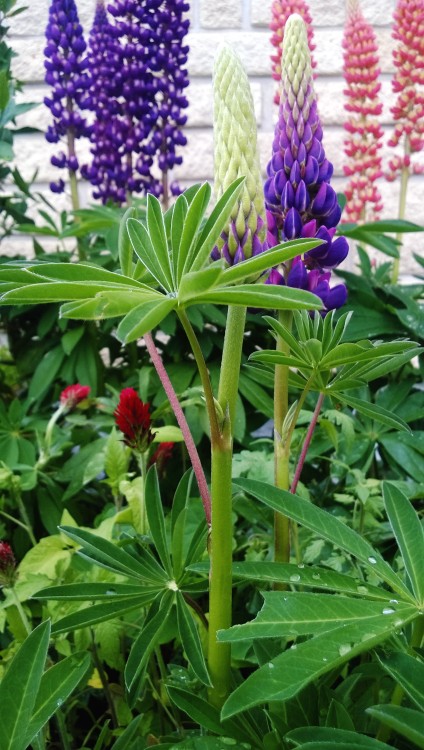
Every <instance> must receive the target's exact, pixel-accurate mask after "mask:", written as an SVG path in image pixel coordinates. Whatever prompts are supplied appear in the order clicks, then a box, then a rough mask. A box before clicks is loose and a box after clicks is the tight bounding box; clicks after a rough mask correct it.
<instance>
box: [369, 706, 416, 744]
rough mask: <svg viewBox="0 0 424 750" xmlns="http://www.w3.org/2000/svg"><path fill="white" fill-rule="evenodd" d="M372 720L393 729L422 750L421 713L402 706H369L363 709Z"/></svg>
mask: <svg viewBox="0 0 424 750" xmlns="http://www.w3.org/2000/svg"><path fill="white" fill-rule="evenodd" d="M365 710H366V712H367V713H369V714H370V715H371V716H372V717H373V718H374V719H377V721H380V722H381V723H382V724H385V725H386V726H387V727H389V728H390V729H393V730H394V731H395V732H398V734H401V735H402V737H406V738H407V739H408V740H410V741H411V742H413V743H414V745H416V746H417V747H419V748H421V750H424V717H423V715H422V713H421V712H419V711H415V710H414V709H413V708H405V707H404V706H394V705H391V704H390V705H384V706H371V708H367V709H365Z"/></svg>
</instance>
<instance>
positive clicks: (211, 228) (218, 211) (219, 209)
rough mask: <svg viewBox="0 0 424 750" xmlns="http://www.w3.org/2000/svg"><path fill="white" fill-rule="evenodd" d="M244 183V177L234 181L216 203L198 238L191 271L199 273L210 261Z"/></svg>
mask: <svg viewBox="0 0 424 750" xmlns="http://www.w3.org/2000/svg"><path fill="white" fill-rule="evenodd" d="M244 181H245V178H244V177H238V178H237V179H236V180H234V182H232V183H231V185H230V186H229V187H228V188H227V190H226V191H225V192H224V193H223V194H222V196H221V198H220V199H219V200H218V202H217V203H216V205H215V207H214V208H213V210H212V212H211V214H210V216H209V218H208V220H207V221H206V223H205V225H204V227H203V229H202V231H201V233H200V237H199V238H198V241H197V244H196V249H195V252H194V253H193V256H192V262H191V264H190V271H199V270H200V269H201V268H202V267H203V266H204V264H205V263H206V261H207V260H208V258H209V256H210V254H211V252H212V250H213V247H214V246H215V245H216V243H217V241H218V238H219V237H220V235H221V232H222V231H223V230H224V229H225V228H226V227H227V225H228V223H229V221H230V217H231V212H232V210H233V208H234V206H235V203H236V201H237V199H238V197H239V195H240V193H241V191H242V189H243V185H244Z"/></svg>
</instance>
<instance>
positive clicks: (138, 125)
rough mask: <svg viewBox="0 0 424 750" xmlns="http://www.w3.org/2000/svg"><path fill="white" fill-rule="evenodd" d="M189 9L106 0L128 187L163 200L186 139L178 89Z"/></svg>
mask: <svg viewBox="0 0 424 750" xmlns="http://www.w3.org/2000/svg"><path fill="white" fill-rule="evenodd" d="M188 9H189V5H188V3H186V2H185V0H165V1H164V2H157V0H146V2H143V3H139V2H136V0H114V1H113V2H111V3H110V4H109V5H108V10H109V12H110V13H111V15H112V16H113V17H114V19H115V33H116V36H117V39H118V40H119V43H120V45H121V49H122V67H121V70H120V75H121V76H122V79H121V91H122V97H121V99H120V104H121V105H122V117H121V123H120V129H121V136H120V137H119V138H118V140H117V142H116V144H115V145H116V148H118V149H120V153H122V155H123V160H124V163H125V164H126V166H127V168H128V170H129V172H130V176H129V179H128V182H127V190H128V191H130V192H150V193H153V194H155V195H157V196H162V199H163V202H164V204H165V205H166V204H167V201H168V194H169V190H171V191H172V190H173V186H172V185H171V186H169V184H168V175H169V172H170V171H171V170H172V169H173V167H175V166H176V165H178V164H181V163H182V157H181V155H179V154H178V153H177V150H178V147H179V146H184V145H185V144H186V137H185V136H184V134H183V133H182V130H181V129H182V127H183V126H184V125H185V123H186V120H187V116H186V115H185V114H183V110H184V109H185V108H186V107H187V106H188V101H187V98H186V97H185V96H184V93H183V91H184V89H185V88H186V86H188V74H187V69H186V68H185V67H184V66H185V64H186V62H187V55H188V49H189V48H188V47H187V46H186V45H185V44H184V39H185V36H186V34H187V31H188V27H189V21H188V20H187V19H185V18H184V14H185V12H186V11H187V10H188ZM125 127H127V134H126V135H125ZM158 169H159V172H160V173H161V177H160V178H159V177H158V176H157V170H158Z"/></svg>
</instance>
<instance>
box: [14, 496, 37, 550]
mask: <svg viewBox="0 0 424 750" xmlns="http://www.w3.org/2000/svg"><path fill="white" fill-rule="evenodd" d="M12 497H13V499H14V501H15V503H16V505H17V506H18V510H19V513H20V516H21V518H22V521H23V522H24V525H25V530H26V533H27V534H28V536H29V538H30V541H31V544H32V546H33V547H36V546H37V540H36V538H35V534H34V531H33V529H32V524H31V521H30V520H29V515H28V513H27V509H26V508H25V504H24V502H23V500H22V497H21V492H20V490H19V489H18V488H17V487H14V486H12Z"/></svg>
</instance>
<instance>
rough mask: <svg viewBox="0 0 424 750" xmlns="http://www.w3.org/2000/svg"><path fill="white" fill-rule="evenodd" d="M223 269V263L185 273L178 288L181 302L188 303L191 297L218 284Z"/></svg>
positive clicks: (181, 303) (182, 303)
mask: <svg viewBox="0 0 424 750" xmlns="http://www.w3.org/2000/svg"><path fill="white" fill-rule="evenodd" d="M223 270H224V269H223V268H222V266H221V265H215V264H214V265H212V266H208V267H207V268H202V269H201V270H200V271H195V272H194V273H185V274H184V275H183V277H182V279H181V282H180V286H179V289H178V302H179V304H180V305H184V304H187V302H189V300H190V299H191V298H193V297H194V298H195V297H197V296H198V295H199V294H203V293H204V292H207V291H208V290H209V289H211V288H212V287H214V286H216V285H217V284H218V282H219V281H220V279H221V278H222V274H223Z"/></svg>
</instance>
